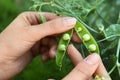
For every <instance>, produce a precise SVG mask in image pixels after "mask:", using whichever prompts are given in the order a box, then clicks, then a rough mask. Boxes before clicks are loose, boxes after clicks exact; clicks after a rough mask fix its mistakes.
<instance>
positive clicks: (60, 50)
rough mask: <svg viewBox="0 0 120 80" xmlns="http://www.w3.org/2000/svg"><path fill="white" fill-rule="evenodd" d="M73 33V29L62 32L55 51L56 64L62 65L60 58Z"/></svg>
mask: <svg viewBox="0 0 120 80" xmlns="http://www.w3.org/2000/svg"><path fill="white" fill-rule="evenodd" d="M72 34H73V29H72V30H69V31H68V32H66V33H64V34H63V36H62V37H61V38H60V41H59V44H58V48H57V51H56V64H57V65H58V66H59V67H60V68H61V67H62V60H63V58H64V56H65V53H66V49H67V47H68V45H69V42H70V39H71V37H72Z"/></svg>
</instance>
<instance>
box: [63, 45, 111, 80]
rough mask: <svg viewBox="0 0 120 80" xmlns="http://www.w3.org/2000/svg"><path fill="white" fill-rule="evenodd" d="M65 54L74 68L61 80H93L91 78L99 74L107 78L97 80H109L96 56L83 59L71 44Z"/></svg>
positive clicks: (92, 55)
mask: <svg viewBox="0 0 120 80" xmlns="http://www.w3.org/2000/svg"><path fill="white" fill-rule="evenodd" d="M67 52H68V55H69V57H70V59H71V61H72V62H73V64H74V65H75V68H74V69H73V70H72V71H71V72H70V73H69V74H68V75H67V76H66V77H65V78H63V79H62V80H93V78H92V76H96V75H99V74H102V75H104V76H105V77H106V78H107V79H99V80H111V79H110V77H109V75H108V73H107V71H106V69H105V67H104V65H103V63H102V60H101V58H100V56H99V55H98V54H96V53H93V54H91V55H89V56H88V57H86V58H85V59H83V57H82V56H81V54H80V53H79V51H78V50H77V49H76V48H75V47H74V46H73V45H72V44H71V45H69V46H68V49H67Z"/></svg>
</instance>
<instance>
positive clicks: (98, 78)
mask: <svg viewBox="0 0 120 80" xmlns="http://www.w3.org/2000/svg"><path fill="white" fill-rule="evenodd" d="M93 80H111V79H110V77H107V76H105V75H103V74H99V75H96V76H95V78H94V79H93Z"/></svg>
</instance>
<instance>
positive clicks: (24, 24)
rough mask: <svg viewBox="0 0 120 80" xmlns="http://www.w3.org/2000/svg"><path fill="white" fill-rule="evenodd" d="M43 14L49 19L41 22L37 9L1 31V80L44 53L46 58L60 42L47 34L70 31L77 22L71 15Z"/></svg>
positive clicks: (12, 74) (16, 72) (20, 16)
mask: <svg viewBox="0 0 120 80" xmlns="http://www.w3.org/2000/svg"><path fill="white" fill-rule="evenodd" d="M42 15H43V16H44V17H45V18H46V19H47V22H46V23H41V20H40V19H39V14H38V13H37V12H25V13H22V14H20V15H19V16H18V17H17V18H16V19H15V20H14V21H13V22H12V23H11V24H10V25H9V26H8V27H7V28H6V29H5V30H4V31H3V32H2V33H1V34H0V80H7V79H9V78H11V77H13V76H15V75H16V74H18V73H19V72H20V71H22V70H23V69H24V68H25V67H26V66H27V64H29V63H30V61H31V60H32V59H33V58H34V56H35V55H38V54H39V53H40V52H41V53H42V56H43V57H42V59H43V60H46V59H47V58H45V57H46V54H47V55H48V53H49V52H50V51H51V50H50V49H51V48H54V47H53V45H54V44H56V42H54V40H55V38H54V36H52V37H47V36H51V35H55V34H60V33H63V32H65V31H68V30H70V29H72V28H73V27H74V25H75V23H76V19H75V18H71V17H64V18H62V17H58V16H56V15H55V14H52V13H42ZM45 37H47V38H45ZM46 40H47V42H46ZM48 40H49V41H48ZM45 42H46V43H48V44H46V43H45ZM51 42H53V43H52V44H49V43H51ZM46 46H48V47H47V48H46ZM36 53H37V54H36ZM51 57H52V56H51Z"/></svg>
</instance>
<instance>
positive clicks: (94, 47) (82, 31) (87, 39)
mask: <svg viewBox="0 0 120 80" xmlns="http://www.w3.org/2000/svg"><path fill="white" fill-rule="evenodd" d="M74 28H75V31H76V33H77V35H78V37H79V38H80V39H81V40H82V41H83V44H84V45H85V47H86V48H87V49H88V51H89V52H90V53H98V54H99V47H98V44H97V42H96V41H95V39H94V38H93V36H92V35H91V34H90V32H89V31H88V30H87V29H86V27H85V26H84V25H83V24H81V23H80V22H78V21H77V22H76V25H75V27H74Z"/></svg>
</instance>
